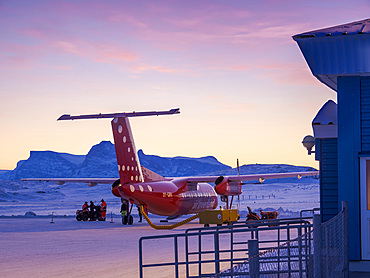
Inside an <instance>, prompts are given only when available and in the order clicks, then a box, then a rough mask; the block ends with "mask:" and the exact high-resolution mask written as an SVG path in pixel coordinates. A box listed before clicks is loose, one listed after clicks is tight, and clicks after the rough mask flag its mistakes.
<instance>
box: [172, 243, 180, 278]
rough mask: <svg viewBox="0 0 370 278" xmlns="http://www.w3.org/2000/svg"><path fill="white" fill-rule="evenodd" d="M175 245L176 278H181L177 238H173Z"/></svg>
mask: <svg viewBox="0 0 370 278" xmlns="http://www.w3.org/2000/svg"><path fill="white" fill-rule="evenodd" d="M173 240H174V243H173V244H174V245H175V250H174V251H175V254H174V255H175V277H176V278H179V250H178V246H177V236H174V237H173Z"/></svg>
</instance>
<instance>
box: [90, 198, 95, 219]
mask: <svg viewBox="0 0 370 278" xmlns="http://www.w3.org/2000/svg"><path fill="white" fill-rule="evenodd" d="M94 211H95V205H94V202H93V201H90V221H95V219H94Z"/></svg>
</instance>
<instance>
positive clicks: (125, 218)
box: [121, 199, 134, 225]
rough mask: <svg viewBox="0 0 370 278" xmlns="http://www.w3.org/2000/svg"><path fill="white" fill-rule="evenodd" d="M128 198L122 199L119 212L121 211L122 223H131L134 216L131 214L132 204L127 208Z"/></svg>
mask: <svg viewBox="0 0 370 278" xmlns="http://www.w3.org/2000/svg"><path fill="white" fill-rule="evenodd" d="M128 207H129V203H128V200H125V199H122V206H121V213H122V225H127V224H128V225H132V223H134V217H133V216H132V215H131V211H132V204H131V207H130V209H129V210H128Z"/></svg>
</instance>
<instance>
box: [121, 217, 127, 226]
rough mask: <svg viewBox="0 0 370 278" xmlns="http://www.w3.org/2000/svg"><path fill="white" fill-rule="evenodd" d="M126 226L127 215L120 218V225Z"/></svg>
mask: <svg viewBox="0 0 370 278" xmlns="http://www.w3.org/2000/svg"><path fill="white" fill-rule="evenodd" d="M126 224H127V215H124V216H122V225H126Z"/></svg>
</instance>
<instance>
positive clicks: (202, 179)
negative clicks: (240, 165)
mask: <svg viewBox="0 0 370 278" xmlns="http://www.w3.org/2000/svg"><path fill="white" fill-rule="evenodd" d="M318 175H319V171H311V172H288V173H273V174H252V175H232V176H225V178H227V179H228V181H229V182H237V181H253V180H255V181H259V182H263V181H264V180H266V179H282V178H294V177H297V178H299V179H300V178H301V177H307V176H318ZM219 177H220V176H197V177H186V179H188V182H190V183H191V182H194V183H195V182H215V181H216V179H218V178H219Z"/></svg>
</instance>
